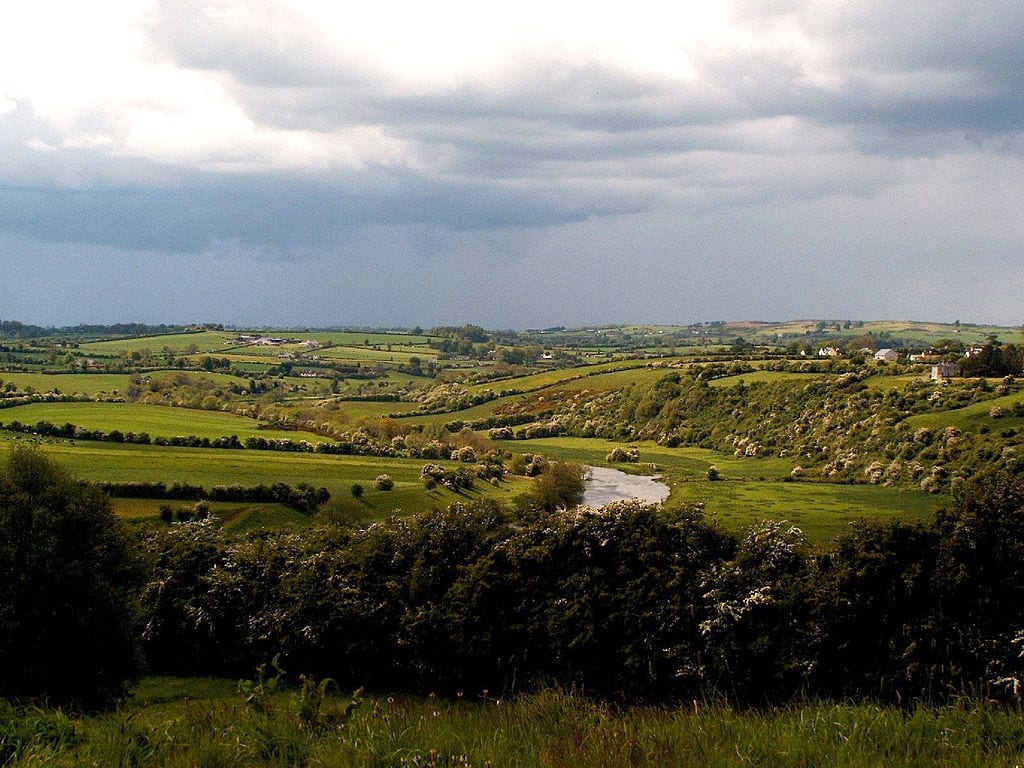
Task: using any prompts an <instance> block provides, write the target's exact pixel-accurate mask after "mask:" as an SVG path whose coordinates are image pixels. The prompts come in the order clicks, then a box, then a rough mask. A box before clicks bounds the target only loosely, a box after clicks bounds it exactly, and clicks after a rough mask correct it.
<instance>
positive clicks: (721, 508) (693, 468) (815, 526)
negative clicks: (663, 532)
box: [500, 437, 936, 542]
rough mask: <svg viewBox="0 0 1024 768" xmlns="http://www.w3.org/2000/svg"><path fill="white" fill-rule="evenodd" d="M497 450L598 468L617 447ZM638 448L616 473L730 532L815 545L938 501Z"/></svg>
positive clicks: (694, 452)
mask: <svg viewBox="0 0 1024 768" xmlns="http://www.w3.org/2000/svg"><path fill="white" fill-rule="evenodd" d="M500 444H501V446H502V447H503V448H505V449H506V450H510V451H514V452H515V453H542V454H544V455H546V456H549V457H551V458H553V459H556V460H562V461H579V462H583V463H586V464H598V465H607V462H606V461H605V457H606V456H607V455H608V453H609V452H610V451H611V450H612V449H613V448H614V447H616V446H619V445H621V443H616V442H612V441H608V440H595V439H585V438H566V437H551V438H543V439H538V440H514V441H501V443H500ZM635 445H636V446H637V447H638V448H639V449H640V463H639V464H637V465H628V464H617V465H614V466H616V468H618V469H622V470H625V471H630V472H637V471H640V472H651V473H653V472H655V471H656V472H657V474H659V475H661V476H662V478H663V479H664V481H665V482H666V483H667V484H668V485H669V487H670V488H671V495H670V496H669V500H668V502H667V503H668V504H672V503H688V502H699V503H701V504H703V505H704V508H705V511H706V512H707V515H708V517H709V519H712V520H717V521H719V522H721V523H722V525H723V526H725V527H726V528H729V529H738V528H741V527H743V526H744V525H748V524H750V523H752V522H755V521H758V520H768V519H785V520H788V521H789V522H791V523H793V524H794V525H796V526H798V527H799V528H801V529H802V530H803V531H804V533H805V534H807V536H808V538H810V539H811V540H812V541H817V542H824V541H827V540H828V539H831V538H832V537H834V536H836V535H837V534H839V533H842V532H843V531H844V530H846V529H847V528H848V526H849V524H850V522H852V521H854V520H858V519H867V520H879V521H881V520H890V519H894V518H898V519H901V520H927V519H930V517H931V516H932V514H933V513H934V511H935V505H936V497H935V496H933V495H931V494H928V493H925V492H923V491H911V490H906V489H900V488H888V487H885V486H881V485H837V484H829V483H820V482H817V483H816V482H788V481H787V480H788V477H789V472H790V470H792V468H793V464H792V461H790V460H789V459H780V458H767V459H754V458H737V457H735V456H731V455H726V454H721V453H717V452H715V451H709V450H705V449H702V448H666V447H664V446H660V445H657V444H655V443H649V442H641V443H637V444H635ZM651 464H653V465H655V467H656V470H655V469H654V468H652V467H651V466H650V465H651ZM711 466H715V467H717V468H718V469H719V471H720V473H721V474H720V479H719V480H716V481H713V482H712V481H709V480H708V479H707V471H708V469H709V468H710V467H711Z"/></svg>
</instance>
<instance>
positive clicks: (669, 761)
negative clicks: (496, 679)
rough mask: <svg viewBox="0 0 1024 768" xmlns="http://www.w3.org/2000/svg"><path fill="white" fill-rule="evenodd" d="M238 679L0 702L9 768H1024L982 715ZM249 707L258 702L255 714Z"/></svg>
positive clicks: (1012, 714) (1013, 722)
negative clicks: (608, 700)
mask: <svg viewBox="0 0 1024 768" xmlns="http://www.w3.org/2000/svg"><path fill="white" fill-rule="evenodd" d="M245 691H251V693H249V695H246V693H244V692H240V688H239V684H238V682H236V681H232V680H219V679H210V678H198V679H180V678H148V679H144V680H142V681H141V682H140V684H139V685H138V686H137V687H136V689H135V691H134V694H133V695H132V697H131V699H130V700H129V701H127V702H126V703H125V704H124V705H123V706H122V707H120V708H119V709H118V710H117V711H115V712H110V713H106V714H98V715H93V716H85V715H74V714H69V713H65V712H62V711H60V710H53V709H38V708H29V709H26V710H19V709H17V708H14V707H12V706H10V705H4V704H3V703H2V702H0V761H2V764H3V765H4V766H6V767H7V768H27V767H28V766H54V767H55V768H59V767H63V766H67V767H69V768H70V767H71V766H76V767H77V766H86V765H93V766H129V765H130V766H137V768H149V767H150V766H153V767H156V766H159V767H161V768H176V767H178V766H188V767H189V768H194V767H195V766H210V767H211V768H212V767H213V766H216V767H217V768H233V767H235V766H238V767H239V768H240V767H241V766H273V767H275V768H277V767H281V768H283V767H284V766H300V765H301V766H309V767H310V768H315V767H322V768H332V767H337V768H341V766H346V767H362V768H391V767H392V766H394V767H396V768H397V767H408V768H411V767H413V766H419V767H420V768H427V767H428V766H431V767H434V768H438V767H440V766H446V767H448V768H455V767H459V768H486V767H488V766H490V767H492V768H497V766H502V767H503V768H605V767H606V768H622V767H623V766H637V767H643V766H651V767H652V768H654V767H658V768H661V767H663V766H679V767H680V768H686V767H687V766H694V768H696V767H698V766H699V767H700V768H716V767H717V766H722V767H723V768H724V767H725V766H730V767H732V766H764V768H806V766H820V767H821V768H842V767H850V768H852V767H853V766H857V767H858V768H859V767H860V766H885V768H911V767H913V768H917V767H918V766H923V765H935V766H951V767H952V766H958V767H963V768H989V767H991V768H997V767H998V768H1006V767H1007V766H1014V765H1020V764H1021V763H1022V762H1024V728H1022V727H1021V724H1020V723H1021V713H1020V712H1017V711H1015V710H1004V709H998V708H995V707H989V706H987V705H978V706H975V707H969V706H958V705H953V706H947V707H939V708H930V707H923V706H922V707H918V708H914V709H907V710H899V709H895V708H880V707H876V706H872V705H853V704H850V705H836V704H816V703H808V704H806V705H804V706H802V707H793V708H782V709H769V710H764V711H738V710H734V709H732V708H730V707H728V706H725V705H722V704H717V703H714V702H700V701H693V702H687V703H680V705H679V706H677V707H668V706H662V707H626V708H622V707H611V706H607V705H602V704H599V703H595V702H593V701H589V700H587V699H585V698H582V697H579V696H576V695H571V694H568V693H564V692H560V691H557V690H546V691H541V692H538V693H533V694H528V695H516V696H512V697H511V698H508V699H496V698H492V697H490V696H488V694H487V692H486V691H483V692H481V691H467V692H466V695H465V696H464V697H463V698H461V699H457V700H444V699H437V698H434V697H427V698H413V697H409V696H399V695H396V696H389V695H386V694H380V695H367V694H363V693H360V692H356V693H353V694H351V695H343V694H341V693H340V692H338V691H337V690H336V689H333V688H332V689H329V692H327V693H326V695H321V692H320V690H319V689H318V687H317V686H316V685H315V683H311V684H309V685H307V686H305V687H304V688H297V689H291V690H272V689H271V686H263V687H259V686H256V687H255V689H254V688H253V686H251V685H250V686H249V687H248V688H246V689H245ZM247 699H248V701H247Z"/></svg>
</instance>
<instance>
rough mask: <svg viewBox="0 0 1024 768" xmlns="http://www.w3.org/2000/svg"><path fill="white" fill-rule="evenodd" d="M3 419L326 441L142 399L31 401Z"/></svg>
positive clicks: (0, 413)
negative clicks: (143, 402) (143, 401)
mask: <svg viewBox="0 0 1024 768" xmlns="http://www.w3.org/2000/svg"><path fill="white" fill-rule="evenodd" d="M0 420H2V421H3V422H4V423H6V424H10V423H11V422H13V421H15V420H17V421H20V422H21V423H22V424H35V423H37V422H40V421H48V422H50V423H51V424H57V425H61V424H66V423H71V424H74V425H75V426H79V427H85V428H86V429H90V430H102V431H104V432H110V431H112V430H115V429H116V430H119V431H121V432H135V433H140V432H146V433H147V434H149V436H150V437H174V436H176V435H195V436H196V437H200V438H202V437H208V438H210V439H211V440H212V439H215V438H218V437H229V436H231V435H236V436H237V437H238V438H239V439H240V440H243V441H244V440H245V439H246V438H247V437H266V438H276V439H285V440H308V441H310V442H312V443H317V442H324V441H325V440H326V439H327V438H324V437H320V436H319V435H315V434H313V433H312V432H291V431H285V430H274V429H264V428H262V427H261V426H260V424H259V422H257V421H256V420H254V419H249V418H246V417H244V416H236V415H235V414H233V413H225V412H223V411H200V410H195V409H192V408H171V407H169V406H165V405H143V404H140V403H32V404H29V405H21V406H18V407H17V408H7V409H4V410H0Z"/></svg>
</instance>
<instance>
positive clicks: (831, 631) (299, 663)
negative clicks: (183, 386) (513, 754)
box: [143, 468, 1024, 704]
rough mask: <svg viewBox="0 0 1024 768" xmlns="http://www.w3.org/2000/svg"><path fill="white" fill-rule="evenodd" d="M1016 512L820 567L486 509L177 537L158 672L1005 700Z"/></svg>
mask: <svg viewBox="0 0 1024 768" xmlns="http://www.w3.org/2000/svg"><path fill="white" fill-rule="evenodd" d="M549 471H550V468H549ZM347 503H348V504H353V505H355V504H359V502H357V501H355V500H354V499H348V502H347ZM1022 504H1024V480H1021V479H1019V478H1016V477H1014V476H1010V475H1005V474H997V475H993V476H991V477H988V478H985V479H984V480H982V479H976V480H972V481H967V482H966V484H964V485H963V486H961V487H960V489H959V490H958V494H957V497H956V501H955V504H954V506H953V507H952V508H951V509H950V510H948V511H946V512H945V513H943V514H942V515H941V516H940V518H939V519H938V521H937V522H936V523H935V524H932V525H906V524H900V523H890V524H886V525H868V524H858V525H855V526H852V527H851V529H850V531H849V532H848V533H847V534H845V535H844V536H842V537H840V538H839V539H838V540H836V541H835V542H834V543H833V544H832V545H831V546H830V547H828V548H827V549H823V550H821V551H817V552H815V551H813V550H812V548H811V547H810V545H809V544H808V542H807V541H806V539H805V538H804V536H803V534H802V533H801V532H800V531H799V530H798V529H796V528H793V527H791V526H789V525H786V524H783V523H777V522H765V523H761V524H758V525H754V526H751V527H749V528H748V529H747V530H746V531H744V532H743V533H742V534H741V535H739V536H734V535H732V534H728V533H724V532H722V531H720V530H718V529H716V528H715V527H713V526H711V525H709V524H708V523H707V522H706V521H705V520H704V518H703V516H702V514H701V512H700V511H699V510H696V509H695V510H685V511H679V510H676V511H671V510H663V509H660V508H657V507H649V506H644V505H643V504H640V503H639V502H635V501H634V502H619V503H614V504H610V505H607V506H605V507H603V508H601V509H599V510H588V509H585V508H581V509H577V510H575V511H566V510H565V509H557V510H555V511H548V510H546V509H544V508H543V507H542V506H541V505H539V504H532V505H526V506H525V507H524V508H523V509H520V510H518V511H516V512H512V511H510V510H507V509H505V508H502V507H501V506H499V505H497V504H496V503H494V502H484V501H479V502H472V503H468V504H456V505H452V506H451V507H449V508H448V509H447V510H444V511H436V512H433V513H431V514H427V515H423V516H419V517H414V518H395V519H392V520H389V521H387V522H385V523H378V524H374V525H371V526H369V527H359V526H358V524H357V523H355V522H353V521H350V520H327V521H326V522H327V525H325V526H324V527H323V528H321V529H320V530H319V531H312V532H305V533H300V534H282V533H273V534H271V533H263V534H260V535H259V536H256V537H250V538H245V539H236V538H231V537H230V536H228V535H227V534H225V533H223V532H219V531H217V530H215V529H214V528H213V527H212V526H210V525H208V524H204V523H189V524H185V525H172V526H168V527H165V528H162V529H154V530H152V531H150V532H149V533H148V534H147V539H146V547H147V549H148V551H149V552H150V556H151V561H152V563H153V572H152V576H151V579H150V582H149V585H148V586H147V588H146V591H145V594H144V601H143V603H144V605H145V608H146V635H145V639H146V648H147V653H148V654H149V658H150V661H151V663H152V665H153V667H154V669H155V670H157V671H160V672H165V673H175V674H184V673H187V674H221V675H223V674H245V673H246V672H247V670H251V669H254V668H255V667H256V666H257V665H259V664H261V663H264V662H265V661H266V660H267V659H269V658H273V656H274V655H275V654H278V653H280V654H281V660H282V665H283V666H284V668H286V669H288V670H289V671H290V672H291V673H293V674H295V675H300V674H306V675H313V676H316V677H318V678H322V677H330V678H332V679H335V680H338V681H340V682H341V683H342V684H343V685H352V686H358V685H367V686H372V687H374V688H378V689H389V690H413V691H419V692H428V691H436V692H439V693H440V692H448V693H452V692H455V691H458V690H466V691H473V690H480V689H483V688H488V689H490V690H492V691H507V690H521V689H530V688H533V687H535V686H537V685H538V684H544V683H550V682H557V683H559V684H562V685H565V686H573V687H575V688H578V689H581V690H586V691H588V692H590V693H593V694H596V695H599V696H609V697H627V698H630V699H662V700H664V699H672V698H679V697H686V698H687V699H688V698H690V697H693V696H704V695H708V694H709V693H714V694H717V695H723V696H727V697H728V698H729V699H731V700H733V701H736V702H740V703H746V704H768V703H773V702H780V701H788V700H792V699H793V698H794V697H799V696H802V695H808V694H809V695H821V696H834V697H840V698H850V699H859V698H863V697H872V698H876V699H881V700H888V701H903V702H907V701H914V700H920V699H940V698H946V697H949V696H950V695H956V694H958V693H962V692H978V691H985V692H986V693H988V692H992V693H998V694H1000V695H1009V696H1013V695H1015V691H1019V690H1020V684H1021V680H1022V679H1024V664H1022V662H1021V660H1020V657H1019V654H1020V650H1021V642H1022V641H1021V637H1022V636H1024V621H1022V620H1021V618H1020V617H1021V616H1022V615H1024V568H1022V566H1021V563H1022V562H1024V513H1022ZM341 517H344V515H341Z"/></svg>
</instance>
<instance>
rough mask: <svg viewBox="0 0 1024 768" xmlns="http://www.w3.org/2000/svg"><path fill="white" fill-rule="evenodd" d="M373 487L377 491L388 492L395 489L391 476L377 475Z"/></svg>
mask: <svg viewBox="0 0 1024 768" xmlns="http://www.w3.org/2000/svg"><path fill="white" fill-rule="evenodd" d="M373 487H374V488H376V489H377V490H378V491H390V490H391V489H392V488H394V487H395V481H394V480H392V479H391V475H377V477H376V478H375V479H374V481H373Z"/></svg>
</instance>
